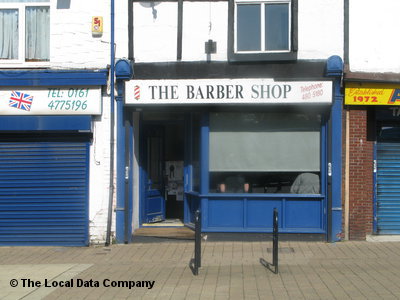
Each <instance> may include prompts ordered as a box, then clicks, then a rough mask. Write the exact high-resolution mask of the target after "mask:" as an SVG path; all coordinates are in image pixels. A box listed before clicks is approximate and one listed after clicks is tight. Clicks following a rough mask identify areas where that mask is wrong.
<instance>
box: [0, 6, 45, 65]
mask: <svg viewBox="0 0 400 300" xmlns="http://www.w3.org/2000/svg"><path fill="white" fill-rule="evenodd" d="M49 2H50V0H34V1H33V0H0V24H1V25H0V62H3V63H4V62H5V63H11V62H23V61H27V62H28V61H48V60H49V58H50V7H49V6H48V5H44V4H45V3H49Z"/></svg>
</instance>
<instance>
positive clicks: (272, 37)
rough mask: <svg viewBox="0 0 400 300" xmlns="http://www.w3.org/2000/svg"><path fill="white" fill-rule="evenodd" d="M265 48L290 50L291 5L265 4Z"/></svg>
mask: <svg viewBox="0 0 400 300" xmlns="http://www.w3.org/2000/svg"><path fill="white" fill-rule="evenodd" d="M265 50H289V5H288V4H266V5H265Z"/></svg>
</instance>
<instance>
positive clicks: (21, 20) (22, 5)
mask: <svg viewBox="0 0 400 300" xmlns="http://www.w3.org/2000/svg"><path fill="white" fill-rule="evenodd" d="M32 6H47V7H49V11H50V12H51V6H52V5H51V1H50V2H9V3H3V2H1V3H0V10H3V9H14V10H18V35H19V38H18V59H0V65H1V67H5V66H4V65H13V66H15V65H16V64H24V66H26V65H34V67H42V66H48V65H49V63H50V57H49V61H32V62H31V61H25V26H26V24H25V14H26V7H32ZM50 45H51V39H50ZM50 49H51V47H50ZM50 49H49V50H50Z"/></svg>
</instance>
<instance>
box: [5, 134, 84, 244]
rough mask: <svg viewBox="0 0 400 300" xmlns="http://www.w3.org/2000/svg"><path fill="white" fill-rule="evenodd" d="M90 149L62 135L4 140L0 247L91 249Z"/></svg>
mask: <svg viewBox="0 0 400 300" xmlns="http://www.w3.org/2000/svg"><path fill="white" fill-rule="evenodd" d="M54 140H55V139H54ZM24 141H25V142H24ZM88 150H89V143H88V142H87V141H80V140H79V141H73V140H72V141H71V140H69V141H62V139H61V141H60V138H59V137H58V138H57V141H52V140H51V139H50V141H49V139H46V141H41V140H40V138H39V140H37V141H29V142H26V140H25V139H24V140H23V141H22V142H18V141H13V142H0V245H63V246H83V245H88V240H89V238H88V169H89V168H88V157H89V154H88Z"/></svg>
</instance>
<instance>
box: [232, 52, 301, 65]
mask: <svg viewBox="0 0 400 300" xmlns="http://www.w3.org/2000/svg"><path fill="white" fill-rule="evenodd" d="M228 60H229V61H230V62H253V61H254V62H256V61H295V60H297V52H295V51H292V52H279V53H277V52H274V53H234V52H230V53H229V54H228Z"/></svg>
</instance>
